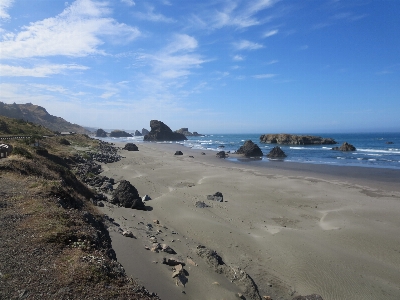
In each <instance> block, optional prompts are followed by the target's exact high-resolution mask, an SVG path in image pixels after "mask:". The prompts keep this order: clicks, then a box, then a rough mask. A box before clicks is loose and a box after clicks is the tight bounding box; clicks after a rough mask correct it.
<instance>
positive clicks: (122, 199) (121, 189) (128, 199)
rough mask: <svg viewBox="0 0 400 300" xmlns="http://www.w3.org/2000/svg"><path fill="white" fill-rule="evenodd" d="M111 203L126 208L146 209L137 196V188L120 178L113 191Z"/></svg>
mask: <svg viewBox="0 0 400 300" xmlns="http://www.w3.org/2000/svg"><path fill="white" fill-rule="evenodd" d="M111 203H112V204H117V205H119V206H123V207H126V208H134V209H142V210H145V209H146V207H145V206H144V203H143V202H142V199H141V198H140V197H139V193H138V191H137V189H136V188H135V187H134V186H133V185H132V184H131V183H130V182H129V181H127V180H121V182H120V184H119V185H118V187H117V188H116V189H115V191H114V195H113V198H112V199H111Z"/></svg>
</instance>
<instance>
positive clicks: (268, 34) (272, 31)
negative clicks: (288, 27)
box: [264, 29, 278, 37]
mask: <svg viewBox="0 0 400 300" xmlns="http://www.w3.org/2000/svg"><path fill="white" fill-rule="evenodd" d="M277 33H278V29H274V30H270V31H268V32H266V33H265V34H264V37H270V36H273V35H275V34H277Z"/></svg>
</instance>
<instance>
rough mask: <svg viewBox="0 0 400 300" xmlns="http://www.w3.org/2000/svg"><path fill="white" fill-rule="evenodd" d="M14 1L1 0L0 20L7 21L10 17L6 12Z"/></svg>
mask: <svg viewBox="0 0 400 300" xmlns="http://www.w3.org/2000/svg"><path fill="white" fill-rule="evenodd" d="M13 2H14V0H1V1H0V19H9V18H10V15H9V14H8V12H7V10H8V9H9V8H10V7H11V6H12V4H13Z"/></svg>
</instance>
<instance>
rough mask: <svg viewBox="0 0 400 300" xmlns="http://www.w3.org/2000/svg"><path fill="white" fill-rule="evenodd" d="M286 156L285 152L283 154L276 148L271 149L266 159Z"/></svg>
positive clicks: (279, 148)
mask: <svg viewBox="0 0 400 300" xmlns="http://www.w3.org/2000/svg"><path fill="white" fill-rule="evenodd" d="M286 156H287V155H286V154H285V152H283V150H282V149H281V147H278V146H276V147H274V148H272V150H271V151H270V152H269V153H268V154H267V157H269V158H285V157H286Z"/></svg>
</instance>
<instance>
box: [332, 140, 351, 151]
mask: <svg viewBox="0 0 400 300" xmlns="http://www.w3.org/2000/svg"><path fill="white" fill-rule="evenodd" d="M332 150H337V151H356V147H354V146H353V145H352V144H349V143H347V142H344V143H343V144H342V146H340V147H333V148H332Z"/></svg>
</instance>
